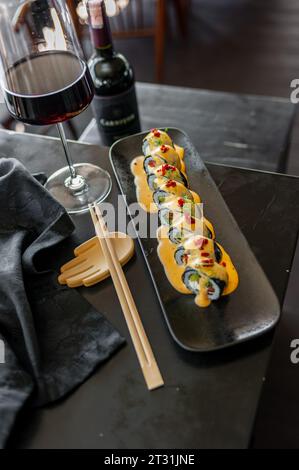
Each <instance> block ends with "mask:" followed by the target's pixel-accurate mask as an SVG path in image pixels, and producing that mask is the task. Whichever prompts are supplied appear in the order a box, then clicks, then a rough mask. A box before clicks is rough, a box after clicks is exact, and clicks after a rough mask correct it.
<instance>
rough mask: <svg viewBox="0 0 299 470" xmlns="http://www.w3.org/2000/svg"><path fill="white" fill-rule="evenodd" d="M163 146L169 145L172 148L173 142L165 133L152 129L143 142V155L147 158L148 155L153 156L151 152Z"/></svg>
mask: <svg viewBox="0 0 299 470" xmlns="http://www.w3.org/2000/svg"><path fill="white" fill-rule="evenodd" d="M161 145H169V146H170V147H173V143H172V140H171V138H170V137H169V135H168V134H167V133H166V132H165V131H161V130H160V129H152V130H151V132H150V133H149V134H147V136H146V137H145V138H144V140H143V145H142V151H143V154H144V155H145V156H146V157H147V156H148V155H151V152H152V151H153V150H154V149H156V148H157V147H161Z"/></svg>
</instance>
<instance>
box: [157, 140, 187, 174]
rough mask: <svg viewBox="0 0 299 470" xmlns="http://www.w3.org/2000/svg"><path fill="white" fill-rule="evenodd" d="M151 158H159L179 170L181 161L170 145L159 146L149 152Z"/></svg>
mask: <svg viewBox="0 0 299 470" xmlns="http://www.w3.org/2000/svg"><path fill="white" fill-rule="evenodd" d="M151 156H153V157H159V158H162V159H163V160H165V161H166V162H167V163H169V165H173V166H175V167H177V168H178V170H180V169H181V159H180V157H179V154H178V153H177V151H176V150H175V149H174V148H173V147H171V146H170V145H161V146H160V147H158V148H156V149H155V150H153V151H152V152H151Z"/></svg>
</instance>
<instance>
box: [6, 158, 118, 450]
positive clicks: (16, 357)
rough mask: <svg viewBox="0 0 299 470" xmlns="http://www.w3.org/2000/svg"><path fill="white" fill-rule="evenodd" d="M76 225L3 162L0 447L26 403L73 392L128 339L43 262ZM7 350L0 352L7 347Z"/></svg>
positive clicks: (17, 168) (19, 169)
mask: <svg viewBox="0 0 299 470" xmlns="http://www.w3.org/2000/svg"><path fill="white" fill-rule="evenodd" d="M73 230H74V225H73V223H72V221H71V219H70V218H69V216H68V215H67V213H66V211H65V210H64V208H62V207H61V206H60V205H59V204H58V202H56V201H55V200H54V199H53V198H52V197H51V195H50V194H49V193H48V192H47V191H46V190H45V189H44V188H43V186H42V185H41V184H40V183H39V182H38V181H36V180H35V179H34V178H33V177H32V176H31V175H30V173H29V172H28V171H27V170H26V169H25V168H24V167H23V166H22V165H21V164H20V163H19V162H18V161H17V160H15V159H0V341H1V345H2V346H3V345H4V348H5V363H4V364H2V363H0V448H3V447H4V446H5V443H6V441H7V438H8V436H9V434H10V432H11V430H12V427H13V425H14V423H15V419H16V416H17V413H18V412H19V410H20V409H21V408H22V407H23V406H24V404H25V403H26V402H27V403H28V402H29V403H30V405H34V406H35V405H38V406H39V405H43V404H46V403H49V402H52V401H54V400H57V399H59V398H62V397H63V396H64V395H66V394H67V393H69V392H70V391H71V390H72V389H74V388H75V387H77V386H78V385H79V384H80V383H82V382H83V381H84V380H85V379H86V378H87V377H88V376H89V375H90V374H91V373H92V372H93V371H94V369H95V368H96V367H97V366H98V365H99V364H100V363H101V362H102V361H104V360H106V359H108V358H109V356H110V355H111V354H112V353H113V352H114V351H115V350H116V349H117V348H118V347H120V345H121V344H122V343H123V341H124V340H123V338H122V337H121V336H120V335H119V333H118V332H117V331H116V330H115V329H114V327H112V326H111V324H110V323H109V322H108V321H107V320H106V319H105V318H104V317H103V315H102V314H100V313H99V312H97V311H95V310H94V309H93V307H92V306H91V305H89V304H88V303H87V302H86V301H85V300H84V299H83V297H82V296H81V295H80V294H79V293H78V292H77V291H75V290H73V289H68V288H65V287H62V286H59V284H58V283H57V274H56V273H53V272H46V271H44V270H43V271H42V272H40V271H39V270H38V266H40V265H41V263H40V262H39V258H40V257H42V255H43V254H44V253H46V252H47V251H48V250H53V249H55V248H54V247H55V245H57V244H58V243H59V242H61V241H62V240H64V239H65V238H66V237H67V236H69V235H70V234H71V233H72V232H73ZM2 349H3V348H2Z"/></svg>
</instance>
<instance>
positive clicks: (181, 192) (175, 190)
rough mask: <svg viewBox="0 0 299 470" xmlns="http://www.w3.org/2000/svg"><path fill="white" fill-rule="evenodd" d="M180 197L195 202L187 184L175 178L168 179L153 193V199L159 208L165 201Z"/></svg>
mask: <svg viewBox="0 0 299 470" xmlns="http://www.w3.org/2000/svg"><path fill="white" fill-rule="evenodd" d="M178 197H180V198H182V199H184V200H186V201H190V202H194V199H193V196H192V194H191V192H190V191H189V190H188V189H187V188H186V186H184V185H183V184H182V183H180V182H178V181H174V180H167V181H166V182H164V183H163V184H161V186H160V187H159V189H156V191H155V192H154V194H153V200H154V202H155V203H156V204H157V206H158V207H159V208H160V207H161V205H162V204H163V203H165V202H167V201H170V200H171V199H174V198H178Z"/></svg>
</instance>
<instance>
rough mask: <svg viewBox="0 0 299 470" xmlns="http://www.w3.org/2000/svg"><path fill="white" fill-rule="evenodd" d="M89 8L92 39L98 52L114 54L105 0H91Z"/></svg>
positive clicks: (88, 4) (109, 55)
mask: <svg viewBox="0 0 299 470" xmlns="http://www.w3.org/2000/svg"><path fill="white" fill-rule="evenodd" d="M87 9H88V17H89V30H90V36H91V41H92V44H93V46H94V48H95V51H96V54H97V55H100V56H103V57H111V56H112V55H113V54H114V48H113V40H112V34H111V29H110V23H109V19H108V16H107V13H106V7H105V2H104V0H89V1H88V3H87Z"/></svg>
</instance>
